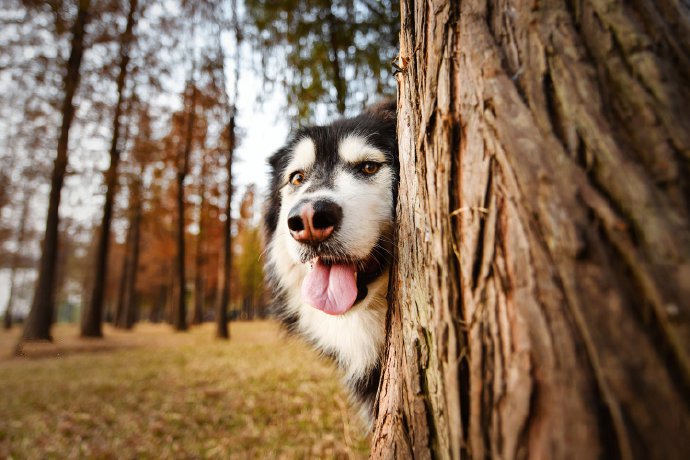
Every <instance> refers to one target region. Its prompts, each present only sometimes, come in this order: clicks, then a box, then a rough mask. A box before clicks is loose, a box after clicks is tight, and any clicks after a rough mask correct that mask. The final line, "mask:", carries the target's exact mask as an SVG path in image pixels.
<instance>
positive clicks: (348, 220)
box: [264, 103, 399, 424]
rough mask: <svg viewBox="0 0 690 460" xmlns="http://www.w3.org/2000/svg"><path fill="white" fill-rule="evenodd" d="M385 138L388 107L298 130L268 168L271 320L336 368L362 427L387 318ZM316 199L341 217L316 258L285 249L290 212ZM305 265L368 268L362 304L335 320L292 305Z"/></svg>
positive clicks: (389, 188)
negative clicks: (295, 178) (367, 168)
mask: <svg viewBox="0 0 690 460" xmlns="http://www.w3.org/2000/svg"><path fill="white" fill-rule="evenodd" d="M395 132H396V118H395V104H394V103H382V104H379V105H377V106H374V107H372V108H371V109H369V110H366V111H364V112H363V113H361V114H360V115H359V116H356V117H354V118H347V119H341V120H337V121H335V122H333V123H331V124H329V125H326V126H312V127H306V128H302V129H300V130H298V131H297V132H296V133H295V134H294V135H293V136H292V137H291V139H290V140H289V141H288V142H287V144H286V145H285V146H284V147H283V148H281V149H280V150H278V151H277V152H276V153H275V154H274V155H273V156H272V157H271V158H270V160H269V163H270V166H271V184H270V190H269V195H268V198H267V203H266V210H265V218H264V219H265V220H264V226H265V233H266V241H267V249H266V255H267V256H266V272H267V274H268V278H269V280H270V283H271V287H272V289H273V294H274V310H275V312H276V314H277V316H278V318H279V319H280V320H281V321H282V322H283V323H284V324H285V325H286V326H287V327H288V330H289V331H291V332H294V333H297V334H299V335H301V336H302V337H303V338H305V339H306V340H307V341H308V342H310V343H311V344H312V345H313V346H314V347H315V348H316V349H317V350H319V351H320V352H322V353H323V354H325V355H327V356H329V357H331V358H332V359H334V360H335V361H336V362H337V364H338V366H339V367H340V368H341V369H342V370H343V372H344V379H345V383H346V385H347V386H348V387H349V389H350V390H351V394H352V396H353V397H354V399H355V401H356V402H358V403H359V404H360V407H361V413H362V415H363V417H364V419H365V421H367V422H368V423H369V424H371V422H372V410H373V404H374V399H375V396H376V391H377V388H378V382H379V375H380V366H381V362H380V361H381V354H382V348H383V344H384V341H385V321H386V312H387V309H388V302H387V292H388V267H389V264H390V260H391V253H392V234H393V219H394V206H395V197H396V194H397V183H398V171H399V166H398V151H397V142H396V134H395ZM367 161H373V162H376V163H377V164H379V165H380V169H379V170H378V171H377V172H376V173H375V174H373V175H371V176H366V177H365V176H363V175H362V174H360V173H358V169H357V168H358V167H359V165H361V164H363V162H367ZM295 171H304V172H305V181H304V183H302V184H300V185H299V186H294V185H293V184H291V183H290V175H291V174H293V173H294V172H295ZM322 198H323V199H327V200H330V201H333V202H335V203H337V204H338V205H339V206H340V207H341V208H342V211H343V213H342V223H341V224H340V225H339V226H338V227H337V228H336V231H335V232H334V233H333V234H332V235H331V236H330V237H328V239H327V240H326V241H325V242H323V243H322V244H320V245H319V246H318V247H317V248H314V247H309V246H307V245H305V244H302V243H300V242H298V241H295V239H293V237H291V235H290V232H289V230H288V227H287V219H288V213H289V212H290V209H291V208H292V207H293V206H295V204H296V203H298V202H300V200H305V199H322ZM315 256H319V257H322V258H326V259H332V260H335V261H348V262H355V263H356V264H357V266H358V267H359V266H360V265H361V266H362V267H364V266H368V267H371V266H372V264H373V265H374V266H375V267H376V270H375V273H373V274H370V275H367V276H368V277H363V278H362V280H363V281H362V282H363V283H364V282H366V283H367V284H366V289H364V292H366V296H365V297H364V298H363V299H361V300H358V301H357V302H356V303H355V305H354V306H353V307H352V308H351V309H350V310H349V311H347V312H346V313H345V314H343V315H340V316H331V315H329V314H326V313H324V312H322V311H320V310H317V309H315V308H313V307H311V306H310V305H307V304H305V303H304V302H303V301H302V298H301V292H300V287H301V284H302V281H303V279H304V277H305V276H306V274H307V273H308V270H309V269H310V268H309V261H310V260H311V259H313V257H315ZM363 270H364V268H363ZM358 276H364V274H363V273H359V272H358ZM364 280H365V281H364ZM358 286H359V281H358ZM359 292H360V294H361V291H359ZM358 299H359V297H358Z"/></svg>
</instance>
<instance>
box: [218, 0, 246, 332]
mask: <svg viewBox="0 0 690 460" xmlns="http://www.w3.org/2000/svg"><path fill="white" fill-rule="evenodd" d="M231 8H232V18H233V26H234V28H235V82H234V87H233V93H232V103H231V104H230V105H229V112H230V120H228V156H227V162H226V174H227V181H228V182H227V192H226V193H227V201H226V205H225V222H224V226H223V230H224V231H223V233H224V244H223V278H222V280H221V282H220V285H221V286H222V287H221V288H220V289H221V292H220V298H219V302H218V303H217V304H216V337H218V338H220V339H228V338H230V329H229V328H228V307H229V303H230V280H231V275H232V234H231V231H232V212H231V211H232V162H233V156H234V153H235V147H236V137H235V134H236V133H235V129H236V126H235V115H236V110H237V99H238V95H239V81H240V49H241V48H242V33H241V30H240V18H239V16H238V11H237V1H236V0H233V1H232V2H231ZM219 38H220V37H219ZM220 49H221V51H222V47H220ZM221 55H222V52H221ZM228 99H230V98H228Z"/></svg>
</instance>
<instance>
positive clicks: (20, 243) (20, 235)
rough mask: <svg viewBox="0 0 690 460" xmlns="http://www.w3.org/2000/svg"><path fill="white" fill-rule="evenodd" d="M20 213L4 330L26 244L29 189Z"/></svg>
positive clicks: (9, 318)
mask: <svg viewBox="0 0 690 460" xmlns="http://www.w3.org/2000/svg"><path fill="white" fill-rule="evenodd" d="M22 198H23V202H22V211H21V214H20V216H19V230H18V231H17V247H16V249H15V251H14V254H12V261H11V264H12V266H11V268H10V270H11V272H10V293H9V295H8V296H7V306H6V307H5V317H4V319H3V325H4V328H5V329H11V328H12V314H13V311H14V296H15V293H14V291H15V289H16V286H17V269H18V267H19V259H20V257H21V251H22V248H23V247H24V244H25V243H26V226H27V224H28V220H29V205H30V204H31V193H30V190H29V189H25V190H24V193H23V197H22Z"/></svg>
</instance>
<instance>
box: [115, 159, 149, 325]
mask: <svg viewBox="0 0 690 460" xmlns="http://www.w3.org/2000/svg"><path fill="white" fill-rule="evenodd" d="M143 175H144V168H143V167H141V168H140V169H139V175H138V177H137V178H135V179H134V181H133V182H134V183H133V184H132V187H131V201H130V206H131V208H132V216H131V218H130V221H129V228H128V229H127V240H126V242H125V258H124V262H123V268H122V279H121V280H120V281H121V282H120V297H119V298H118V304H117V314H116V315H115V326H116V327H118V328H121V329H131V328H132V327H133V326H134V323H135V322H136V317H137V314H136V310H137V305H136V284H137V274H138V272H139V243H140V235H141V217H142V215H141V214H142V196H141V195H142V187H143V184H142V183H141V178H142V177H143Z"/></svg>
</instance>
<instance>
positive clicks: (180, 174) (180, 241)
mask: <svg viewBox="0 0 690 460" xmlns="http://www.w3.org/2000/svg"><path fill="white" fill-rule="evenodd" d="M193 74H194V71H193V70H192V75H193ZM190 82H191V85H190V86H191V90H192V94H191V97H190V101H189V106H188V108H187V133H186V136H185V145H184V149H183V150H182V151H181V156H180V157H179V158H178V161H177V163H178V165H177V167H178V170H177V283H178V288H177V289H178V290H177V299H176V301H175V303H174V311H173V318H172V321H173V327H174V328H175V330H177V331H185V330H187V285H186V284H187V278H186V274H185V268H186V267H185V198H184V181H185V178H186V177H187V173H188V171H189V155H190V153H191V151H192V141H193V137H194V124H195V115H196V96H197V89H196V84H195V83H194V79H193V78H192V79H191V80H190Z"/></svg>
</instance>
